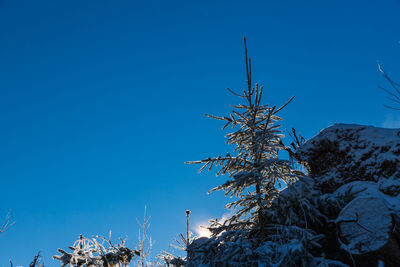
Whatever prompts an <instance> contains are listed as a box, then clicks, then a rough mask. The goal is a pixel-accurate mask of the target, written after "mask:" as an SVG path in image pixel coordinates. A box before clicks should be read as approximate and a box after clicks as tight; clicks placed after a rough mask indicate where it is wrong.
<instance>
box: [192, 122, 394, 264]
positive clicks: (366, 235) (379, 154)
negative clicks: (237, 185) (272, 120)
mask: <svg viewBox="0 0 400 267" xmlns="http://www.w3.org/2000/svg"><path fill="white" fill-rule="evenodd" d="M296 155H297V158H298V159H299V160H300V161H301V162H305V163H306V164H307V166H308V169H309V175H308V177H301V178H300V179H299V180H298V181H297V182H295V183H294V184H291V185H289V186H288V187H287V188H285V189H284V190H282V191H281V192H280V193H279V194H278V196H277V197H276V198H275V200H274V201H273V202H272V204H271V205H269V206H268V208H267V209H266V211H265V221H266V222H267V223H268V228H267V229H266V232H267V234H266V237H265V238H264V239H263V240H260V239H259V235H257V229H255V228H253V227H252V226H249V227H247V228H246V227H244V228H243V229H237V230H232V231H223V232H222V233H220V234H219V235H216V236H213V237H211V238H201V239H197V240H194V241H193V243H192V244H191V245H189V247H188V258H187V259H188V262H187V266H276V267H278V266H311V267H317V266H363V267H364V266H366V267H368V266H371V267H377V266H385V267H390V266H392V267H398V266H400V129H383V128H376V127H371V126H360V125H353V124H335V125H334V126H331V127H328V128H326V129H324V130H322V131H321V132H320V133H319V134H318V135H316V136H315V137H313V138H311V139H310V140H308V141H306V142H305V143H304V145H302V146H301V147H300V148H299V149H298V150H297V151H296Z"/></svg>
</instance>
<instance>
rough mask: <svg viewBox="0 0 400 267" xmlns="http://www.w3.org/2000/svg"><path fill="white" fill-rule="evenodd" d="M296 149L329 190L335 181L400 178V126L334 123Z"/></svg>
mask: <svg viewBox="0 0 400 267" xmlns="http://www.w3.org/2000/svg"><path fill="white" fill-rule="evenodd" d="M296 153H297V155H298V156H299V158H300V159H301V160H302V161H305V162H307V163H308V165H309V167H310V170H311V175H312V176H318V177H319V183H320V184H321V185H325V188H323V189H324V190H325V191H327V192H329V191H332V190H334V189H335V188H332V184H335V185H341V184H345V183H348V182H350V181H354V180H358V179H361V180H364V181H366V180H367V181H375V182H377V181H378V180H380V179H381V178H385V179H390V178H391V179H392V180H396V179H399V178H400V129H385V128H377V127H372V126H362V125H355V124H335V125H333V126H331V127H328V128H326V129H324V130H322V131H321V132H320V133H319V134H318V135H317V136H315V137H313V138H311V139H310V140H308V141H307V142H306V143H305V144H304V145H303V146H302V147H301V148H300V149H298V151H297V152H296ZM396 190H397V189H396ZM399 191H400V190H397V192H399Z"/></svg>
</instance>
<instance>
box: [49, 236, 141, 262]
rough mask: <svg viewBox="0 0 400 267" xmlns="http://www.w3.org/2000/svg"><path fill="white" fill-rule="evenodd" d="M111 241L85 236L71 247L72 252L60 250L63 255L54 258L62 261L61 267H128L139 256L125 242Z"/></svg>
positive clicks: (100, 237)
mask: <svg viewBox="0 0 400 267" xmlns="http://www.w3.org/2000/svg"><path fill="white" fill-rule="evenodd" d="M110 239H111V237H110V238H109V239H107V238H104V237H102V236H97V237H93V238H91V239H89V238H86V237H84V236H82V235H81V236H80V238H79V239H78V240H77V241H75V243H74V244H73V245H72V246H70V247H69V249H70V250H71V251H72V252H66V251H65V250H63V249H58V252H59V253H60V254H61V255H55V256H53V258H54V259H56V260H59V261H61V266H66V265H68V264H70V266H71V267H72V266H73V267H78V266H85V267H111V266H115V267H122V266H128V264H129V262H130V261H131V260H132V259H133V257H135V256H139V255H140V253H139V252H138V251H134V250H131V249H129V248H127V247H125V240H120V243H119V244H116V245H114V244H112V242H111V240H110Z"/></svg>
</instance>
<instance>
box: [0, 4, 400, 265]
mask: <svg viewBox="0 0 400 267" xmlns="http://www.w3.org/2000/svg"><path fill="white" fill-rule="evenodd" d="M246 2H247V3H244V1H225V2H222V1H152V0H150V1H133V0H131V1H99V0H96V1H94V0H93V1H89V0H87V1H77V0H69V1H53V0H52V1H51V0H37V1H28V0H25V1H21V0H2V1H0V179H1V187H0V188H1V193H0V216H1V217H4V216H5V215H6V213H7V211H8V210H9V209H10V210H11V212H12V215H13V217H14V219H15V221H16V223H15V225H14V226H13V227H12V228H10V229H9V230H8V231H7V232H6V233H5V234H3V235H1V236H0V266H7V265H8V259H9V258H12V259H13V261H14V264H16V265H22V264H23V265H28V263H29V261H30V260H31V259H32V257H33V256H34V254H35V253H36V252H37V251H42V254H43V256H44V261H45V263H46V265H47V266H58V264H57V262H55V261H53V260H51V259H50V257H51V255H54V254H55V253H56V250H57V248H59V247H62V248H66V247H67V246H68V245H70V244H72V242H73V241H74V240H75V239H76V238H77V237H78V236H79V234H81V233H82V234H84V235H86V236H91V235H94V234H102V235H105V234H107V233H108V231H109V230H110V229H112V230H113V233H114V237H118V236H122V237H124V236H125V235H128V236H129V239H128V245H129V246H131V247H134V245H135V242H136V238H137V224H136V218H139V219H140V218H141V217H142V214H143V209H144V206H145V205H147V206H148V212H149V214H150V215H151V228H150V230H151V236H152V238H153V240H154V242H155V245H154V247H153V254H157V253H158V252H159V250H161V249H167V248H168V243H170V242H171V241H172V240H173V238H174V237H175V236H176V235H177V234H178V233H179V232H183V231H184V230H185V210H186V209H191V210H192V214H193V216H192V222H193V224H197V223H199V222H201V221H207V219H208V218H215V217H220V216H221V215H222V214H223V213H224V212H225V211H224V209H223V206H224V204H225V202H226V200H225V198H224V197H223V194H222V193H215V194H212V195H207V194H206V191H207V190H208V189H210V188H212V187H214V186H216V185H218V184H220V183H222V182H223V181H224V179H225V178H224V177H219V178H215V176H214V174H200V175H199V174H197V166H187V165H185V164H184V161H187V160H196V159H202V158H204V157H208V156H214V155H218V154H219V153H225V151H227V149H228V148H227V147H226V145H225V144H224V138H223V134H224V133H223V132H222V131H220V127H221V126H222V125H221V124H220V123H219V122H217V121H213V120H210V119H207V118H205V117H204V116H203V114H204V113H206V112H207V113H211V114H216V115H223V114H226V113H227V112H229V110H230V108H229V104H237V103H238V101H237V99H236V98H234V97H233V96H231V95H229V94H228V92H227V91H226V90H225V88H226V87H230V88H232V89H240V88H243V87H244V86H245V75H244V60H243V44H242V37H243V36H246V37H247V38H248V47H249V54H250V56H251V57H252V59H253V70H254V72H253V77H254V80H255V81H258V82H259V83H260V84H262V85H264V87H265V89H266V93H265V97H264V100H265V102H268V103H270V104H273V105H279V104H282V103H284V102H285V101H286V100H287V99H288V98H289V97H290V96H292V95H296V98H295V100H294V101H293V102H292V104H290V105H289V106H288V107H287V108H286V110H284V111H283V112H282V113H281V116H283V117H284V119H285V121H284V123H283V128H284V129H290V127H292V126H293V127H295V128H297V129H298V131H299V132H300V133H302V134H303V136H305V137H306V138H309V137H312V136H313V135H315V134H316V133H318V131H319V130H321V129H322V128H324V127H327V126H329V125H331V124H333V123H335V122H346V123H359V124H369V125H375V126H396V125H399V123H398V122H399V121H400V112H395V111H391V110H387V109H385V108H383V107H382V103H384V102H385V96H384V94H383V92H381V91H380V90H379V89H378V88H377V86H378V85H379V84H382V85H386V83H385V81H384V80H383V78H382V77H381V75H380V74H379V72H378V70H377V63H376V62H377V61H378V60H379V61H380V62H381V64H382V65H383V66H384V68H385V69H386V70H387V71H388V72H389V73H390V74H392V76H393V78H396V77H397V78H398V79H400V63H399V62H400V60H399V59H400V44H399V40H400V20H399V17H400V15H399V14H400V1H398V0H387V1H342V0H339V1H338V0H336V1H294V0H293V1H246ZM399 126H400V125H399Z"/></svg>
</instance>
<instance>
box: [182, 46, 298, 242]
mask: <svg viewBox="0 0 400 267" xmlns="http://www.w3.org/2000/svg"><path fill="white" fill-rule="evenodd" d="M244 47H245V60H246V75H247V89H245V90H243V94H237V93H235V92H233V91H232V90H230V89H229V88H228V90H229V91H230V92H231V93H232V94H234V95H235V96H237V97H239V98H240V99H242V100H244V103H241V104H238V105H236V106H233V108H234V110H233V111H232V113H231V114H229V116H224V117H217V116H212V115H207V114H206V116H208V117H210V118H213V119H217V120H222V121H224V122H225V125H224V126H223V128H222V129H223V130H224V129H226V128H227V127H228V126H230V125H231V126H232V129H236V131H234V132H231V133H228V134H227V135H226V138H227V143H228V144H231V145H234V146H235V149H234V155H231V154H229V153H227V154H226V155H225V156H218V157H214V158H207V159H203V160H199V161H190V162H187V163H189V164H203V166H202V167H201V168H200V170H199V172H201V171H203V170H204V169H205V168H207V167H208V170H211V169H212V168H213V167H216V166H218V167H220V169H219V171H218V173H217V175H224V174H228V175H229V177H230V179H229V180H228V181H226V182H225V183H224V184H222V185H220V186H217V187H216V188H214V189H212V190H210V191H209V192H213V191H216V190H223V191H225V195H229V196H231V197H234V198H235V201H234V202H232V203H229V204H227V205H226V208H229V209H234V211H235V214H234V215H233V216H232V217H231V218H230V219H228V220H227V221H226V222H225V223H224V225H223V226H220V227H217V228H216V229H214V230H215V232H214V234H216V233H218V232H219V231H222V230H225V229H238V228H244V227H247V226H250V227H252V228H253V229H257V228H258V229H259V233H260V237H261V238H264V235H265V233H264V227H265V223H264V210H265V209H266V208H267V207H268V206H269V205H270V204H271V201H272V200H273V198H274V197H275V196H276V194H277V192H278V190H277V188H276V187H277V185H281V183H286V184H288V183H291V182H293V181H294V180H295V179H296V178H295V175H294V174H293V171H292V168H291V164H290V162H289V161H288V160H283V159H280V158H279V152H280V151H282V150H285V149H287V147H285V146H284V144H283V143H282V140H281V139H282V137H283V135H282V133H281V131H280V130H279V128H280V125H279V124H276V122H277V121H280V120H281V118H280V117H278V116H277V113H278V112H279V111H280V110H282V109H283V108H284V107H285V106H286V105H287V104H288V103H289V102H290V101H291V100H292V99H293V97H292V98H291V99H290V100H289V101H288V102H287V103H286V104H284V105H283V106H281V107H280V108H276V107H275V106H269V105H267V104H262V102H261V98H262V94H263V87H262V86H259V85H258V84H255V86H254V87H253V85H252V80H251V78H252V77H251V59H250V58H248V57H247V47H246V39H245V38H244Z"/></svg>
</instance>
